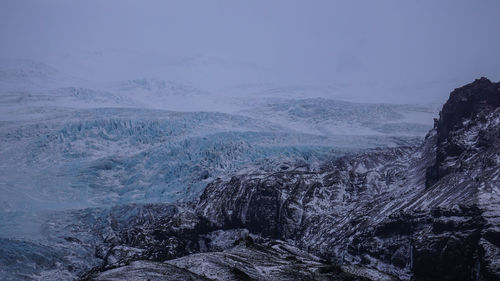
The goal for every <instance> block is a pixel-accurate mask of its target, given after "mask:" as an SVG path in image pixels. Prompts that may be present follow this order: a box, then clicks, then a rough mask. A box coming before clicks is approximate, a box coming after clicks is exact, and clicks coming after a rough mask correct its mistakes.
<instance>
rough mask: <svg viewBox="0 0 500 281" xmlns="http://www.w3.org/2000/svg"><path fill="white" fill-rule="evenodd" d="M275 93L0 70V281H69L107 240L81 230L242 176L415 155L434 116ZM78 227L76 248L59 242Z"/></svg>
mask: <svg viewBox="0 0 500 281" xmlns="http://www.w3.org/2000/svg"><path fill="white" fill-rule="evenodd" d="M242 89H244V87H242ZM276 89H280V88H276V87H275V86H274V85H273V86H270V87H269V90H267V91H265V94H262V93H261V92H259V93H253V92H248V93H246V94H245V95H240V96H237V97H235V96H228V95H225V94H223V93H221V94H216V93H213V92H210V90H204V89H198V88H196V87H195V86H193V85H188V84H184V83H182V82H177V81H173V80H170V81H169V80H162V79H159V78H137V79H128V80H124V81H108V82H102V81H99V82H97V81H89V80H85V79H81V78H77V77H74V76H71V75H68V74H64V73H62V72H61V71H59V70H57V69H56V68H54V67H51V66H48V65H46V64H44V63H40V62H36V61H31V60H9V61H1V62H0V144H1V146H0V159H1V160H0V167H1V169H0V193H1V194H2V196H1V197H0V241H1V243H0V253H1V255H0V256H2V258H1V259H0V277H1V279H3V280H9V279H11V278H14V279H15V278H16V276H17V277H19V276H23V278H28V279H45V278H47V276H51V274H56V275H57V274H59V277H58V278H61V279H73V278H75V276H78V274H80V273H82V272H84V271H86V270H89V269H90V268H92V266H94V265H95V263H96V258H95V257H94V253H93V252H92V251H90V250H89V249H88V247H89V245H92V244H93V242H95V241H94V240H95V239H101V238H97V237H99V235H98V234H96V233H103V232H104V231H103V230H96V229H93V232H92V233H90V231H87V232H86V231H83V230H82V229H83V226H89V225H93V224H96V225H95V226H94V227H95V228H99V227H105V226H104V225H107V224H108V220H109V218H110V217H118V215H112V214H113V213H114V212H117V211H116V210H122V209H120V208H125V209H127V210H128V209H130V210H137V209H141V207H138V206H142V205H141V204H152V203H155V204H160V206H165V208H167V207H166V206H168V204H169V203H174V202H178V203H179V202H180V203H182V202H189V201H190V200H193V199H195V198H197V197H198V196H199V195H200V194H201V192H203V190H204V188H205V186H206V185H207V184H208V183H210V182H212V181H214V180H217V179H223V180H227V178H228V177H229V175H234V174H238V173H245V171H249V170H255V169H259V170H261V171H262V172H274V171H284V170H289V169H300V167H303V168H304V169H315V168H317V167H318V166H319V165H320V164H321V163H325V162H327V161H330V160H334V159H337V158H338V157H341V156H344V155H348V154H352V153H357V152H361V151H369V150H373V149H377V148H388V147H396V146H410V145H415V144H418V143H420V142H421V140H422V138H423V135H424V132H425V131H427V130H428V129H430V128H431V127H432V117H433V116H435V114H436V110H437V108H436V107H435V106H434V105H398V104H368V103H353V102H347V101H340V100H333V99H328V98H324V97H316V98H283V97H282V96H273V93H275V92H281V91H286V89H287V88H286V87H285V88H282V89H281V90H276ZM138 204H139V205H138ZM162 204H166V205H162ZM162 208H163V207H162ZM122 211H123V210H122ZM75 216H76V217H78V218H79V219H75ZM79 220H80V221H81V225H80V226H78V229H79V230H78V231H83V232H84V233H83V234H81V236H82V237H80V238H78V239H79V241H81V242H82V241H83V242H82V243H76V242H75V241H72V240H71V239H69V240H68V239H65V237H66V236H67V237H74V235H66V236H65V233H68V232H72V233H73V232H75V231H76V230H75V229H74V228H75V227H77V226H75V225H77V224H78V223H77V222H78V221H79ZM55 225H57V227H58V228H59V229H58V230H57V235H56V236H57V237H54V235H55V234H54V233H55V232H54V231H55V230H51V229H53V228H54V227H56V226H55ZM49 230H50V231H49ZM85 233H86V234H85ZM75 243H76V244H78V245H80V246H78V247H77V246H75V245H76V244H75ZM76 265H78V266H76ZM68 267H69V268H70V269H68ZM71 268H73V270H71ZM54 270H58V271H57V273H55V272H54ZM12 274H14V275H12ZM54 276H55V275H54Z"/></svg>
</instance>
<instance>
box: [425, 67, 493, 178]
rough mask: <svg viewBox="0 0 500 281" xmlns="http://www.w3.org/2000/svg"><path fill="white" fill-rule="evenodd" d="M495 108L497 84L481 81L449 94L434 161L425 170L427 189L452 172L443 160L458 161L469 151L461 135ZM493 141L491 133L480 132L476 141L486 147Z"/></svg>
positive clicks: (440, 124)
mask: <svg viewBox="0 0 500 281" xmlns="http://www.w3.org/2000/svg"><path fill="white" fill-rule="evenodd" d="M498 107H500V83H492V82H491V81H490V80H488V79H486V78H484V77H482V78H481V79H477V80H475V81H474V82H473V83H470V84H468V85H465V86H463V87H461V88H458V89H455V90H454V91H453V92H451V94H450V98H449V99H448V101H447V102H446V103H445V104H444V106H443V109H442V110H441V112H440V114H439V120H438V121H437V124H436V133H437V143H436V161H435V164H434V165H433V166H431V167H429V169H428V170H427V178H426V180H427V181H426V185H427V186H428V187H429V186H430V185H432V184H434V183H436V182H437V181H438V180H439V179H441V178H442V177H443V176H445V175H447V174H449V173H450V172H451V171H452V170H453V167H450V166H448V165H446V161H447V159H450V158H453V157H458V156H460V155H461V154H462V153H463V152H465V151H466V150H467V149H468V148H469V147H468V144H469V143H470V142H463V133H465V132H466V131H468V130H467V129H470V128H471V127H473V126H474V125H475V123H477V122H484V121H485V118H486V116H487V114H488V113H491V112H492V111H494V109H496V108H498ZM494 137H495V136H494V134H491V132H487V131H482V132H481V135H480V136H479V139H477V140H476V141H477V144H478V145H479V146H483V145H488V144H489V143H491V142H492V141H493V138H494Z"/></svg>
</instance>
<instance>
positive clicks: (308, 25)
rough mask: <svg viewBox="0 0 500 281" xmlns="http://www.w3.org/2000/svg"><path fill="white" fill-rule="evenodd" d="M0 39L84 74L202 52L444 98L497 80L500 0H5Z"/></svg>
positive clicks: (258, 72)
mask: <svg viewBox="0 0 500 281" xmlns="http://www.w3.org/2000/svg"><path fill="white" fill-rule="evenodd" d="M0 40H1V44H0V52H1V53H0V55H1V57H3V58H5V57H7V58H10V57H18V58H19V57H27V58H34V59H40V60H44V61H46V62H49V63H51V62H53V64H55V65H57V64H59V65H64V63H61V61H63V60H58V58H59V59H60V58H61V57H63V58H64V57H65V58H66V66H67V68H71V67H68V65H70V66H71V65H73V66H74V68H75V69H74V72H75V73H77V74H81V75H84V74H85V71H87V73H89V74H90V73H94V74H95V73H99V75H100V76H101V77H102V76H108V75H109V77H110V78H113V79H115V78H117V77H119V76H138V77H141V76H144V75H153V73H148V70H151V69H160V68H158V66H161V65H163V66H164V65H166V64H169V63H172V62H173V61H174V62H175V58H177V57H183V56H191V55H198V56H206V57H209V58H218V59H219V61H218V63H219V67H223V66H220V64H222V65H226V63H225V62H230V63H227V65H230V66H231V67H233V68H238V67H240V66H241V68H247V69H246V70H247V71H246V72H245V71H241V72H239V73H240V74H239V75H240V76H245V75H247V74H248V73H250V72H252V73H253V74H248V76H249V77H250V76H252V75H253V76H252V77H251V79H250V78H248V80H249V81H251V82H259V81H260V80H262V82H269V81H278V82H279V83H280V84H282V85H315V86H317V85H321V86H330V87H331V88H333V89H340V88H342V87H351V88H352V89H351V90H350V91H345V92H343V95H350V94H352V95H356V94H357V93H356V92H357V91H363V92H364V94H363V97H366V98H367V100H370V101H371V100H381V101H387V100H391V99H397V100H398V101H406V100H408V101H409V102H414V101H415V100H419V99H418V98H416V95H419V94H421V95H422V99H421V100H419V101H430V102H434V101H441V100H442V99H443V97H445V96H447V94H448V93H449V91H450V90H452V88H450V87H458V86H460V85H461V84H463V83H466V82H469V81H472V80H473V79H474V78H477V77H480V76H487V77H489V78H490V79H492V80H500V55H499V50H500V1H496V0H490V1H472V0H471V1H461V0H451V1H436V0H434V1H412V0H408V1H401V0H400V1H356V0H354V1H326V0H325V1H319V0H308V1H305V0H304V1H291V0H288V1H278V0H273V1H271V0H265V1H256V0H253V1H237V0H233V1H229V0H228V1H215V0H214V1H202V0H200V1H191V0H181V1H145V0H141V1H139V0H137V1H126V0H125V1H124V0H116V1H111V0H108V1H104V0H103V1H88V0H86V1H66V0H63V1H52V0H45V1H41V0H40V1H22V0H14V1H8V0H2V1H1V2H0ZM117 54H118V55H117ZM68 58H71V59H68ZM173 58H174V59H173ZM92 60H95V61H99V62H96V63H94V64H92V62H91V61H92ZM221 61H222V63H221ZM79 63H80V64H79ZM207 63H210V62H207ZM227 65H226V66H227ZM235 65H236V66H235ZM79 68H80V69H79ZM82 69H83V70H82ZM124 69H127V70H128V71H125V70H124ZM238 69H239V68H238ZM248 69H250V71H248ZM99 71H100V72H99ZM158 72H161V71H160V70H158ZM236 72H237V71H232V73H233V75H234V73H236ZM143 74H144V75H143ZM156 74H158V73H156ZM183 75H184V76H189V75H190V74H189V72H185V73H184V74H183ZM193 75H194V76H195V74H193ZM224 77H226V76H225V74H222V75H220V76H214V77H211V76H210V77H209V78H210V79H211V80H213V81H215V83H216V84H217V85H218V86H220V87H223V86H224V84H225V80H224ZM212 78H213V79H212ZM233 78H234V77H233ZM240 78H241V79H240V80H241V81H244V80H245V77H240ZM240 80H238V81H239V82H241V81H240ZM264 80H265V81H264ZM231 81H232V80H231V79H229V78H228V81H227V82H228V83H229V82H231ZM359 85H363V86H359ZM358 94H359V93H358ZM370 95H371V96H370ZM373 95H375V97H373ZM436 95H438V96H439V97H436Z"/></svg>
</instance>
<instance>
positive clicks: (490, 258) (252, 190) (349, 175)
mask: <svg viewBox="0 0 500 281" xmlns="http://www.w3.org/2000/svg"><path fill="white" fill-rule="evenodd" d="M499 155H500V83H491V82H490V81H489V80H487V79H485V78H482V79H479V80H476V81H475V82H473V83H471V84H469V85H466V86H464V87H462V88H459V89H456V90H455V91H454V92H453V93H452V94H451V95H450V100H449V101H448V102H447V103H446V104H445V105H444V107H443V111H442V112H441V114H440V119H439V121H438V122H437V125H436V128H435V129H434V130H432V131H431V132H429V134H428V135H427V137H426V140H425V141H424V143H423V144H422V145H421V146H419V147H404V148H394V149H387V150H378V151H373V152H370V153H365V154H360V155H357V156H351V157H345V158H342V159H339V160H336V161H334V162H332V163H325V164H324V165H323V167H322V168H321V169H318V170H307V169H294V168H290V169H286V170H283V171H280V172H274V173H266V172H261V171H259V170H256V171H255V172H253V173H245V174H240V175H236V176H233V177H232V178H230V179H226V180H223V179H220V180H216V181H215V182H212V183H211V184H209V185H208V186H207V187H206V189H205V191H204V193H203V194H202V196H201V197H200V198H199V200H198V202H193V203H192V204H188V205H178V206H172V208H174V209H175V210H174V211H171V212H169V214H168V215H165V216H163V217H161V218H157V219H155V220H154V222H151V223H150V222H149V221H147V220H139V221H138V222H137V223H136V224H135V225H133V227H131V226H130V225H129V227H127V228H116V229H119V231H117V233H118V234H116V235H115V236H113V237H114V240H113V243H112V245H113V246H112V247H109V246H105V247H108V248H106V249H108V250H107V253H108V257H109V256H113V257H119V258H115V259H109V258H108V259H107V260H111V263H109V264H107V265H105V266H104V267H103V268H101V269H99V270H106V269H109V268H113V267H116V266H120V265H124V264H127V263H129V262H130V261H133V260H139V259H147V260H154V261H164V260H170V259H173V258H178V257H183V256H185V258H186V259H188V257H190V254H192V253H197V252H207V251H215V250H217V251H219V250H220V249H224V247H222V248H221V246H220V237H221V235H223V234H220V233H239V234H238V235H239V236H241V235H243V236H245V235H247V234H242V233H243V232H237V231H236V230H238V229H246V230H247V231H248V232H249V233H250V235H255V236H256V237H260V238H259V239H262V240H263V241H265V243H269V241H273V240H276V239H279V240H282V241H287V243H290V244H293V246H294V247H297V248H299V249H302V250H304V251H307V252H309V253H312V254H314V255H316V256H318V257H320V258H322V259H324V260H326V261H328V262H330V263H332V264H337V265H350V266H352V265H359V266H361V267H363V268H371V269H374V270H377V271H378V272H383V273H385V275H383V276H384V278H382V277H376V276H375V277H374V276H372V279H375V280H391V279H390V278H389V277H388V275H392V276H397V277H398V278H399V279H402V280H415V281H420V280H422V281H424V280H425V281H433V280H436V281H437V280H500V156H499ZM131 229H134V232H133V233H130V231H131ZM218 231H222V232H218ZM235 231H236V232H235ZM125 233H129V234H127V235H125ZM214 233H219V234H217V235H215V234H214ZM224 235H226V234H224ZM238 235H237V236H238ZM110 241H111V240H110ZM261 242H262V241H261ZM261 242H256V243H257V244H258V243H261ZM262 243H264V242H262ZM108 244H109V243H108ZM118 246H119V247H122V248H119V247H118ZM117 247H118V248H117ZM123 247H125V248H123ZM127 247H128V248H127ZM112 249H117V250H119V249H129V250H128V251H129V252H131V251H132V250H131V249H134V251H135V253H138V255H137V256H134V255H132V254H130V255H124V254H120V253H119V251H115V252H116V253H115V252H113V251H112ZM226 249H227V248H226ZM233 250H234V249H233ZM233 250H231V251H233ZM104 252H106V251H104ZM249 259H250V260H247V261H246V262H247V263H254V262H258V261H257V260H251V258H249ZM116 260H121V261H120V262H116ZM238 270H240V271H241V272H240V271H237V272H236V273H238V274H240V275H241V276H243V277H245V276H251V275H252V273H251V271H248V270H247V271H245V270H242V269H238ZM243 273H244V274H245V275H243ZM228 274H233V275H234V274H235V272H234V271H230V272H229V273H228ZM233 275H231V276H233ZM241 276H240V277H241ZM381 276H382V275H381ZM243 277H241V278H243ZM281 277H283V276H281ZM245 278H246V277H245ZM332 278H334V277H332V276H330V277H328V278H326V277H325V279H324V280H332ZM388 278H389V279H388ZM243 279H244V278H243ZM277 280H281V279H279V278H278V279H277ZM283 280H287V279H286V278H284V279H283ZM312 280H315V279H312ZM321 280H323V279H321ZM333 280H335V279H333Z"/></svg>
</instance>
